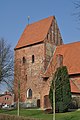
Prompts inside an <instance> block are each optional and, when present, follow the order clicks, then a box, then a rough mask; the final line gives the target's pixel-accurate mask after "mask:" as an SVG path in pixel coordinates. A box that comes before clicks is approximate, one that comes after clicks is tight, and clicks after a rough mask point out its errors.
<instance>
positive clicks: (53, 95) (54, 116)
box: [53, 80, 55, 120]
mask: <svg viewBox="0 0 80 120" xmlns="http://www.w3.org/2000/svg"><path fill="white" fill-rule="evenodd" d="M53 120H55V80H54V81H53Z"/></svg>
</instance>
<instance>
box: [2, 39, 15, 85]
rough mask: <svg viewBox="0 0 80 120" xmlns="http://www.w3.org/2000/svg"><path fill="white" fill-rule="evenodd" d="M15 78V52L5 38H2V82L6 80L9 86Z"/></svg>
mask: <svg viewBox="0 0 80 120" xmlns="http://www.w3.org/2000/svg"><path fill="white" fill-rule="evenodd" d="M12 80H13V52H12V51H11V46H10V45H8V44H7V43H6V41H5V40H4V39H0V84H1V83H3V82H5V83H6V84H7V85H8V87H11V85H10V84H9V83H10V81H12Z"/></svg>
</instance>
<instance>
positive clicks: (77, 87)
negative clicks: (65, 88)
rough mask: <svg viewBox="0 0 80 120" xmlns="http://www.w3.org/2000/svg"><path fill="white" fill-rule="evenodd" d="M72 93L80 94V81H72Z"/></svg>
mask: <svg viewBox="0 0 80 120" xmlns="http://www.w3.org/2000/svg"><path fill="white" fill-rule="evenodd" d="M70 86H71V92H73V93H80V79H78V80H77V79H75V80H70Z"/></svg>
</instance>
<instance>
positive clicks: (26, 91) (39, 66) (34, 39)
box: [14, 16, 63, 107]
mask: <svg viewBox="0 0 80 120" xmlns="http://www.w3.org/2000/svg"><path fill="white" fill-rule="evenodd" d="M61 44H63V41H62V37H61V34H60V31H59V28H58V25H57V22H56V19H55V17H54V16H50V17H48V18H45V19H42V20H40V21H38V22H35V23H32V24H28V25H27V26H26V28H25V30H24V31H23V33H22V35H21V37H20V39H19V41H18V43H17V45H16V47H15V49H14V52H15V60H14V63H15V65H14V92H15V101H17V100H18V94H19V93H20V101H21V102H24V103H26V106H27V107H28V106H29V107H30V106H31V107H44V106H41V104H42V103H41V102H42V101H41V93H42V88H43V84H46V83H45V82H44V80H43V78H42V74H43V73H44V72H45V71H46V69H47V66H48V64H49V62H50V60H51V58H52V56H53V54H54V51H55V48H56V46H58V45H61ZM45 92H46V91H45Z"/></svg>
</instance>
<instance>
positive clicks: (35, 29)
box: [15, 16, 54, 49]
mask: <svg viewBox="0 0 80 120" xmlns="http://www.w3.org/2000/svg"><path fill="white" fill-rule="evenodd" d="M53 19H54V16H50V17H48V18H45V19H42V20H40V21H38V22H35V23H32V24H29V25H27V26H26V28H25V30H24V31H23V33H22V35H21V37H20V39H19V41H18V43H17V45H16V47H15V49H17V48H22V47H25V46H28V45H32V44H35V43H39V42H42V41H44V39H45V37H46V35H47V33H48V30H49V28H50V25H51V23H52V20H53Z"/></svg>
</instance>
